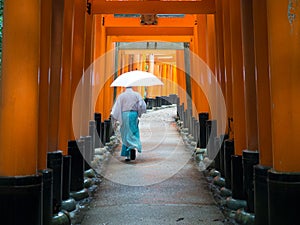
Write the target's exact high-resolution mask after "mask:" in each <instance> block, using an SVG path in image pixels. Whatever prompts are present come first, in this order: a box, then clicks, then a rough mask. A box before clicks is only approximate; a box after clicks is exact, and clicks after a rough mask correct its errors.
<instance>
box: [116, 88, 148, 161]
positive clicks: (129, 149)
mask: <svg viewBox="0 0 300 225" xmlns="http://www.w3.org/2000/svg"><path fill="white" fill-rule="evenodd" d="M145 112H146V103H145V101H144V100H143V98H142V97H141V95H140V94H139V93H138V92H136V91H134V90H133V88H132V87H126V90H125V91H124V92H123V93H121V94H120V95H119V96H118V97H117V99H116V102H115V104H114V106H113V108H112V111H111V117H112V119H113V120H117V121H119V123H120V133H121V138H122V150H121V156H124V157H126V159H125V161H130V160H135V158H136V151H138V152H139V153H141V152H142V144H141V140H140V131H139V127H138V124H139V118H140V117H141V116H142V114H143V113H145Z"/></svg>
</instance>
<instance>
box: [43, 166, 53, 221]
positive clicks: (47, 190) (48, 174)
mask: <svg viewBox="0 0 300 225" xmlns="http://www.w3.org/2000/svg"><path fill="white" fill-rule="evenodd" d="M41 173H42V175H43V201H42V202H43V211H42V218H43V225H51V220H52V216H53V203H52V201H53V200H52V199H53V172H52V169H45V170H42V171H41Z"/></svg>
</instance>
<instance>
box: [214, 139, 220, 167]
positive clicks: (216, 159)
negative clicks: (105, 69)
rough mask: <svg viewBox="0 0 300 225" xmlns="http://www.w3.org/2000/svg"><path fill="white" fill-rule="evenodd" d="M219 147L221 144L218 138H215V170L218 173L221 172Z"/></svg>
mask: <svg viewBox="0 0 300 225" xmlns="http://www.w3.org/2000/svg"><path fill="white" fill-rule="evenodd" d="M220 147H221V143H220V138H219V137H215V142H214V149H215V150H216V151H217V154H216V156H215V160H214V161H215V169H216V170H218V171H219V172H220V170H221V164H220Z"/></svg>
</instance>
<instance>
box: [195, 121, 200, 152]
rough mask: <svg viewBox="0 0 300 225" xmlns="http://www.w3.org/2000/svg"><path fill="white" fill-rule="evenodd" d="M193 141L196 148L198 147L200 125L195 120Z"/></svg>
mask: <svg viewBox="0 0 300 225" xmlns="http://www.w3.org/2000/svg"><path fill="white" fill-rule="evenodd" d="M195 121H196V122H195V123H196V124H195V141H196V142H197V147H199V145H198V143H199V136H200V124H199V121H198V120H197V119H195Z"/></svg>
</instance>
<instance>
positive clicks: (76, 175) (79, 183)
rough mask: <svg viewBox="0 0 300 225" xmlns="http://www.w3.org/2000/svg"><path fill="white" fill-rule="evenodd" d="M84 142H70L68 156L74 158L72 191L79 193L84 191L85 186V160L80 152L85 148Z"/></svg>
mask: <svg viewBox="0 0 300 225" xmlns="http://www.w3.org/2000/svg"><path fill="white" fill-rule="evenodd" d="M83 144H84V142H83V141H82V140H77V141H69V142H68V155H70V156H71V157H72V160H71V186H70V191H71V192H72V191H79V190H81V189H83V184H84V176H83V175H84V160H83V156H82V154H81V152H80V149H82V148H83Z"/></svg>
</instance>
